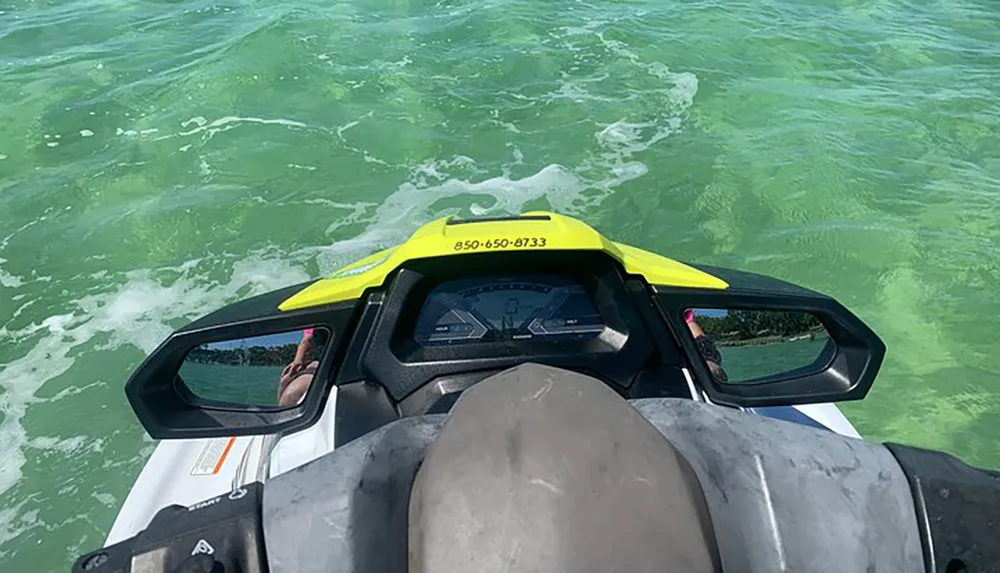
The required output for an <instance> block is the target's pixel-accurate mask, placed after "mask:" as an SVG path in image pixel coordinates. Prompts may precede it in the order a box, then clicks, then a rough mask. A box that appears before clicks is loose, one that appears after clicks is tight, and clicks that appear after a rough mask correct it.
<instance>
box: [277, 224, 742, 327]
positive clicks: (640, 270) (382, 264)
mask: <svg viewBox="0 0 1000 573" xmlns="http://www.w3.org/2000/svg"><path fill="white" fill-rule="evenodd" d="M502 251H601V252H604V253H606V254H608V255H609V256H611V257H612V258H614V259H615V260H616V261H618V262H619V263H620V264H621V265H622V266H623V267H624V269H625V271H626V272H628V273H630V274H633V275H639V276H642V277H643V278H645V279H646V281H647V282H648V283H649V284H656V285H663V286H673V287H687V288H704V289H719V290H722V289H727V288H729V285H728V284H727V283H726V282H725V281H723V280H722V279H719V278H717V277H714V276H712V275H710V274H708V273H705V272H703V271H700V270H698V269H696V268H693V267H690V266H688V265H685V264H683V263H679V262H677V261H674V260H671V259H668V258H666V257H661V256H660V255H657V254H654V253H650V252H648V251H644V250H642V249H638V248H636V247H632V246H629V245H625V244H622V243H616V242H614V241H612V240H610V239H608V238H607V237H605V236H604V235H602V234H601V233H599V232H598V231H597V230H595V229H594V228H593V227H591V226H589V225H587V224H586V223H583V222H581V221H578V220H576V219H573V218H571V217H567V216H565V215H559V214H556V213H549V212H544V211H533V212H530V213H525V214H524V215H522V216H520V217H510V218H495V219H475V220H458V219H451V218H448V217H444V218H441V219H437V220H435V221H431V222H430V223H427V224H426V225H424V226H422V227H420V228H419V229H417V231H416V232H415V233H413V235H412V236H410V238H409V239H408V240H407V241H406V242H405V243H403V244H402V245H399V246H396V247H391V248H389V249H385V250H382V251H379V252H377V253H375V254H373V255H370V256H368V257H365V258H363V259H361V260H360V261H357V262H355V263H352V264H350V265H348V266H346V267H344V268H342V269H340V270H338V271H336V272H334V273H333V274H332V275H330V276H329V277H327V278H325V279H321V280H319V281H316V282H315V283H313V284H312V285H310V286H309V287H307V288H305V289H303V290H302V291H301V292H299V293H297V294H295V295H294V296H292V297H290V298H289V299H287V300H285V301H284V302H283V303H281V305H280V306H279V309H280V310H282V311H289V310H298V309H303V308H308V307H313V306H319V305H324V304H332V303H337V302H344V301H348V300H354V299H357V298H360V297H361V295H362V294H363V293H364V292H365V290H367V289H369V288H374V287H379V286H382V285H383V283H384V282H385V280H386V278H387V277H388V276H389V275H390V274H391V273H392V272H393V271H395V270H396V269H397V268H399V267H400V266H401V265H403V264H404V263H406V262H407V261H412V260H416V259H429V258H435V257H457V256H462V255H469V254H476V253H487V252H502Z"/></svg>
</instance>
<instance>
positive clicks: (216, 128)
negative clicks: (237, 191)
mask: <svg viewBox="0 0 1000 573" xmlns="http://www.w3.org/2000/svg"><path fill="white" fill-rule="evenodd" d="M192 123H194V124H197V127H195V128H194V129H190V130H188V131H181V132H179V133H177V135H183V136H187V135H194V134H197V133H202V132H204V133H205V138H206V139H211V137H212V136H214V135H215V134H216V133H221V132H223V131H228V130H230V129H233V128H236V127H239V126H241V125H244V124H248V123H249V124H259V125H282V126H285V127H308V126H307V125H306V124H304V123H302V122H299V121H294V120H291V119H283V118H277V119H266V118H261V117H240V116H236V115H227V116H226V117H220V118H219V119H216V120H215V121H211V122H209V121H208V120H206V119H205V118H203V117H200V116H199V117H192V118H191V119H189V120H187V121H185V122H183V123H181V127H182V128H185V127H187V126H188V125H190V124H192ZM165 137H170V136H165Z"/></svg>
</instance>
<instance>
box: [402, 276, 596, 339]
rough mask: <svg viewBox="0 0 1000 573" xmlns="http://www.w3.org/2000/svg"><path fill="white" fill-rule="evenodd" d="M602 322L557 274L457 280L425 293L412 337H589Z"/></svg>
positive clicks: (571, 284)
mask: <svg viewBox="0 0 1000 573" xmlns="http://www.w3.org/2000/svg"><path fill="white" fill-rule="evenodd" d="M603 329H604V321H603V320H602V319H601V316H600V314H598V312H597V309H596V308H595V307H594V303H593V302H592V301H591V300H590V297H589V296H588V295H587V293H586V291H584V289H583V287H582V286H580V285H579V284H578V283H576V282H574V281H573V280H572V279H569V278H567V277H562V276H558V275H528V276H516V277H487V278H474V279H461V280H455V281H449V282H445V283H442V284H440V285H438V286H437V287H436V288H435V289H434V290H433V291H431V293H430V294H429V295H428V296H427V300H426V301H425V302H424V306H423V308H422V309H421V310H420V315H419V316H418V318H417V327H416V331H415V333H414V338H415V339H416V341H417V343H418V344H421V345H423V346H438V345H448V344H469V343H477V342H496V341H503V340H532V339H542V340H567V339H581V338H593V337H595V336H597V335H598V334H600V333H601V331H602V330H603Z"/></svg>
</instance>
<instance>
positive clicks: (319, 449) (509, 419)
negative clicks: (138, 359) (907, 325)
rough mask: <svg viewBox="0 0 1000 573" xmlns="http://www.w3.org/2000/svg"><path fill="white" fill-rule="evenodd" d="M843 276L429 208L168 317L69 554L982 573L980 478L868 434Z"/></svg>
mask: <svg viewBox="0 0 1000 573" xmlns="http://www.w3.org/2000/svg"><path fill="white" fill-rule="evenodd" d="M885 351H886V349H885V346H884V344H883V343H882V341H881V340H880V339H879V337H878V336H877V335H876V334H875V333H874V332H873V331H872V330H871V329H870V328H869V327H868V326H867V325H865V324H864V322H863V321H861V320H860V319H859V318H858V317H857V316H855V315H854V314H853V313H852V312H851V311H850V310H848V309H847V308H845V307H844V306H843V305H841V304H840V303H838V302H837V301H835V300H834V299H832V298H830V297H828V296H825V295H823V294H821V293H817V292H815V291H812V290H810V289H806V288H803V287H800V286H797V285H794V284H791V283H788V282H785V281H781V280H778V279H774V278H770V277H766V276H763V275H759V274H754V273H748V272H743V271H738V270H734V269H724V268H719V267H711V266H707V265H700V264H691V263H682V262H679V261H675V260H671V259H668V258H666V257H662V256H660V255H656V254H654V253H650V252H647V251H644V250H641V249H638V248H635V247H632V246H629V245H626V244H623V243H619V242H615V241H613V240H611V239H609V238H607V237H605V236H603V235H602V234H601V233H599V232H598V231H596V230H595V229H593V228H592V227H590V226H588V225H586V224H585V223H583V222H581V221H578V220H576V219H573V218H571V217H567V216H564V215H559V214H556V213H549V212H531V213H526V214H523V215H521V216H517V217H509V218H490V219H472V220H466V219H454V218H443V219H440V220H437V221H433V222H431V223H428V224H426V225H424V226H423V227H421V228H420V229H419V230H417V231H416V232H415V233H414V234H413V235H412V236H411V237H410V239H409V240H407V241H406V242H405V243H403V244H401V245H398V246H396V247H393V248H390V249H386V250H383V251H380V252H378V253H375V254H373V255H371V256H369V257H366V258H364V259H362V260H360V261H357V262H355V263H353V264H351V265H348V266H347V267H344V268H343V269H340V270H338V271H337V272H335V273H333V274H332V275H330V276H328V277H326V278H322V279H319V280H316V281H312V282H309V283H304V284H298V285H293V286H290V287H288V288H284V289H281V290H278V291H275V292H271V293H267V294H264V295H260V296H256V297H253V298H249V299H246V300H243V301H240V302H237V303H235V304H232V305H229V306H227V307H225V308H222V309H219V310H217V311H215V312H213V313H211V314H209V315H207V316H204V317H202V318H200V319H198V320H195V321H194V322H192V323H191V324H188V325H187V326H185V327H183V328H181V329H179V330H177V331H176V332H174V333H173V334H172V335H171V336H170V337H169V338H167V339H166V340H165V341H164V342H163V343H162V344H161V345H160V346H159V347H158V348H157V349H156V350H154V351H153V352H152V353H151V354H150V355H149V356H148V357H147V358H146V360H145V361H144V362H143V363H142V364H141V365H140V366H139V367H138V368H137V369H136V371H135V372H134V373H133V375H132V376H131V377H130V379H129V380H128V381H127V383H126V385H125V392H126V396H127V398H128V400H129V403H130V405H131V407H132V408H133V410H134V412H135V414H136V416H137V418H138V419H139V421H140V423H141V424H142V425H143V427H144V428H145V430H146V431H147V433H148V434H149V435H150V436H151V437H152V438H154V439H156V440H159V443H158V445H157V448H156V450H155V451H154V453H153V455H152V456H151V457H150V459H149V460H148V461H147V463H146V465H145V467H144V468H143V470H142V472H141V473H140V475H139V477H138V479H137V480H136V482H135V484H134V486H133V488H132V490H131V492H130V493H129V495H128V497H127V498H126V500H125V502H124V504H123V506H122V508H121V510H120V512H119V514H118V517H117V519H116V520H115V522H114V525H113V526H112V528H111V531H110V533H109V535H108V538H107V540H106V543H105V546H104V547H103V548H100V549H96V550H94V551H91V552H88V553H87V554H85V555H82V556H81V557H80V558H79V559H78V560H77V561H76V563H75V565H74V569H73V570H74V571H92V572H97V573H126V572H136V573H138V572H143V573H160V572H164V573H193V572H216V573H217V572H236V571H239V572H243V573H255V572H271V573H283V572H305V571H316V572H319V571H323V572H326V571H337V572H362V571H365V572H367V571H386V572H405V571H409V572H428V573H437V572H440V573H446V572H452V571H455V572H458V571H462V572H466V571H498V572H499V571H601V572H604V571H612V570H613V571H630V572H632V571H684V572H685V573H691V572H702V571H704V572H718V571H725V572H743V571H810V572H817V573H822V572H825V571H831V572H832V571H838V572H840V571H865V572H869V571H893V572H896V571H900V572H901V571H927V572H939V571H940V572H947V573H958V572H959V571H996V570H998V569H997V567H998V566H1000V565H998V564H1000V545H998V544H996V543H995V541H996V539H997V534H998V527H1000V525H998V524H1000V474H998V473H997V472H991V471H988V470H982V469H978V468H973V467H970V466H967V465H965V464H964V463H962V462H961V461H959V460H957V459H956V458H954V457H951V456H949V455H947V454H944V453H941V452H935V451H929V450H923V449H918V448H914V447H909V446H905V445H901V444H878V443H874V442H870V441H866V440H863V439H861V437H860V436H859V434H858V432H857V430H856V429H855V428H854V427H853V426H852V425H851V424H850V422H849V421H848V420H847V419H846V418H845V417H844V416H843V414H841V412H840V411H839V409H838V408H837V406H836V403H837V402H842V401H849V400H860V399H863V398H864V397H865V395H866V394H867V393H868V392H869V390H870V389H871V387H872V385H873V384H874V381H875V378H876V375H877V373H878V370H879V368H880V366H881V364H882V360H883V358H884V355H885Z"/></svg>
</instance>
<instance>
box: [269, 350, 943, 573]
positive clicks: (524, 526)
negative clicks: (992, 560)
mask: <svg viewBox="0 0 1000 573" xmlns="http://www.w3.org/2000/svg"><path fill="white" fill-rule="evenodd" d="M574 394H576V395H575V396H574ZM557 397H558V398H557ZM484 405H489V407H485V406H484ZM631 406H632V407H631V408H630V407H628V403H627V402H625V401H624V400H623V399H622V398H620V397H619V396H617V395H616V394H614V393H613V392H611V391H610V390H608V389H607V388H605V387H603V386H602V385H601V384H600V383H598V382H596V381H593V380H591V379H589V378H587V377H583V376H579V375H577V374H573V373H571V372H566V371H563V370H559V369H554V368H547V367H542V366H537V365H524V366H520V367H518V368H515V369H512V370H508V371H506V372H503V373H500V374H498V375H496V376H493V377H491V378H489V379H487V380H484V381H483V382H481V383H479V384H478V385H476V386H474V387H473V388H471V389H470V390H467V391H466V393H465V394H464V395H463V396H462V398H460V399H459V401H458V403H457V404H456V406H455V408H454V409H453V410H452V413H451V414H450V418H449V417H447V416H443V415H438V416H424V417H417V418H406V419H403V420H399V421H397V422H394V423H392V424H390V425H388V426H385V427H383V428H381V429H379V430H376V431H375V432H372V433H371V434H368V435H366V436H364V437H362V438H359V439H357V440H355V441H353V442H351V443H350V444H348V445H346V446H343V447H341V448H338V449H337V450H336V451H334V452H332V453H331V454H328V455H327V456H324V457H322V458H320V459H317V460H314V461H313V462H311V463H309V464H306V465H304V466H301V467H299V468H297V469H295V470H293V471H292V472H289V473H287V474H283V475H280V476H277V477H275V478H274V479H272V480H270V481H269V482H267V484H266V485H265V490H264V499H263V521H264V529H265V540H266V544H267V554H268V561H269V565H270V570H271V572H272V573H292V572H296V573H298V572H302V573H309V572H317V573H318V572H323V573H326V572H345V573H346V572H351V573H360V572H387V573H403V572H405V571H412V572H414V573H417V572H419V573H446V572H448V571H452V570H454V571H459V570H461V571H462V572H463V573H464V572H465V571H500V570H503V567H506V566H507V565H508V564H509V565H510V566H511V571H515V570H519V571H542V570H544V571H591V570H595V571H596V570H598V569H597V568H594V567H591V565H592V564H594V565H597V566H598V567H599V570H600V571H602V572H603V571H616V570H620V571H643V570H651V569H649V568H648V567H649V564H650V563H653V562H654V561H656V560H659V561H657V563H658V565H659V566H658V568H656V569H655V570H657V571H664V572H669V571H678V572H684V573H690V572H699V571H703V570H704V569H703V568H704V567H711V568H714V567H717V566H719V565H721V570H723V571H726V572H729V573H743V572H760V573H765V572H767V573H770V572H775V571H808V572H810V573H828V572H829V573H832V572H853V571H859V572H869V571H871V572H878V571H885V572H893V573H896V572H910V571H913V572H916V571H923V570H924V566H923V556H922V553H921V546H920V539H919V534H918V531H917V522H916V516H915V513H914V510H913V504H912V499H911V494H910V489H909V485H908V484H907V482H906V479H905V477H904V475H903V473H902V471H901V469H900V468H899V466H898V464H897V463H896V461H895V459H894V458H893V457H892V455H891V454H890V453H889V452H888V450H886V449H885V448H884V447H882V446H881V445H877V444H872V443H869V442H865V441H863V440H855V439H850V438H845V437H842V436H838V435H836V434H833V433H831V432H825V431H820V430H815V429H812V428H807V427H804V426H799V425H796V424H792V423H789V422H782V421H777V420H772V419H767V418H762V417H758V416H754V415H751V414H747V413H744V412H740V411H736V410H731V409H725V408H721V407H718V406H712V405H708V404H702V403H697V402H692V401H690V400H683V399H647V400H639V401H635V402H633V403H632V404H631ZM446 420H448V422H447V424H445V421H446ZM646 420H648V421H649V423H646ZM443 424H444V428H445V429H444V430H442V425H443ZM654 427H655V430H653V428H654ZM453 430H454V431H453ZM656 430H658V431H656ZM617 435H620V436H623V439H621V440H618V439H615V436H617ZM624 436H628V440H627V443H626V441H625V440H624ZM662 436H665V437H666V439H663V438H662ZM436 438H439V441H437V442H434V441H435V439H436ZM432 443H434V445H433V446H431V444H432ZM802 444H809V445H808V446H803V445H802ZM429 446H431V447H430V448H429ZM425 458H426V459H425ZM605 458H606V459H608V460H616V462H615V463H614V464H606V465H607V468H602V460H603V459H605ZM421 463H423V464H424V465H423V467H421ZM612 466H614V467H612ZM418 469H419V472H418ZM601 476H606V477H604V478H602V477H601ZM692 476H695V477H696V479H695V480H692ZM636 478H642V479H643V480H650V478H653V479H654V480H656V482H654V483H655V487H652V488H649V490H648V491H647V490H643V489H642V488H643V487H645V485H644V483H643V482H642V481H641V480H640V479H636ZM601 479H605V480H607V483H602V482H601V481H600V480H601ZM630 479H631V481H629V480H630ZM608 484H614V485H615V486H616V487H617V488H619V490H616V489H615V488H612V487H607V485H608ZM588 487H590V488H592V490H591V491H586V494H587V495H584V493H585V490H587V488H588ZM557 490H558V491H557ZM560 491H561V492H562V493H561V494H560V493H559V492H560ZM643 491H644V492H645V493H644V494H643V495H642V497H641V498H642V501H643V502H642V503H641V504H639V503H637V502H636V495H638V493H639V492H643ZM411 494H412V495H411ZM588 496H589V497H588ZM702 496H703V497H702ZM584 497H588V499H581V498H584ZM564 498H565V499H569V500H571V501H573V502H572V503H569V502H566V501H565V499H564ZM578 499H580V501H579V502H576V501H575V500H578ZM684 499H687V501H686V502H685V501H684ZM699 500H701V501H699ZM667 507H669V508H670V509H669V511H668V510H667V509H665V508H667ZM705 508H707V513H706V512H705V511H704V510H705ZM463 512H464V513H463ZM628 516H631V517H632V519H631V520H629V519H627V517H628ZM508 520H509V521H508ZM640 525H645V529H643V528H642V527H639V526H640ZM705 527H709V528H710V529H709V530H708V533H706V532H705ZM713 533H714V535H713ZM713 537H714V539H713ZM716 540H717V541H716ZM649 545H652V546H654V547H646V546H649ZM680 545H683V546H684V547H679V546H680ZM714 547H717V549H718V562H717V563H715V562H713V561H714V557H713V551H714V549H713V548H714ZM625 548H629V553H628V554H627V555H625V554H624V552H621V551H620V550H622V549H625ZM505 551H506V553H505ZM706 559H707V560H706ZM617 564H620V565H621V568H620V567H618V566H617ZM456 567H459V568H464V569H455V568H456Z"/></svg>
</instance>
